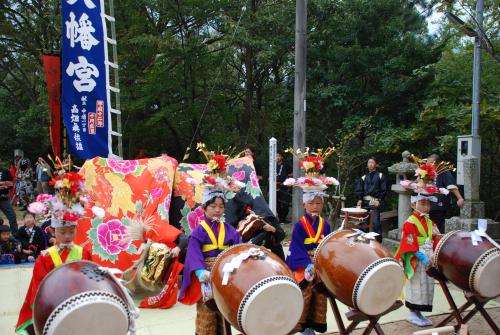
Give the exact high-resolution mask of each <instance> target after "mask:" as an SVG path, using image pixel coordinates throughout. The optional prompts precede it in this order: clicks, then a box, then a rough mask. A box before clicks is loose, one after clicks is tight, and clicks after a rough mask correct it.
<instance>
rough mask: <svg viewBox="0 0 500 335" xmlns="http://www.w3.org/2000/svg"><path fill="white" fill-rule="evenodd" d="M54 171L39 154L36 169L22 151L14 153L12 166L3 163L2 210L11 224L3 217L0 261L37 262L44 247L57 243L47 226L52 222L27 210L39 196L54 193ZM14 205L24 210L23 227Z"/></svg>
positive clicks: (1, 175)
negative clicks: (51, 179)
mask: <svg viewBox="0 0 500 335" xmlns="http://www.w3.org/2000/svg"><path fill="white" fill-rule="evenodd" d="M1 163H2V162H1V160H0V164H1ZM51 171H52V169H51V167H50V165H49V164H48V163H47V162H46V161H45V160H44V159H43V158H42V157H38V159H37V161H36V163H35V167H34V168H33V167H32V164H31V161H30V160H29V159H28V158H24V157H22V155H21V154H16V155H15V157H14V161H13V162H12V164H11V165H10V168H9V169H5V168H3V167H1V166H0V210H1V211H2V212H3V214H4V215H5V217H6V219H7V220H8V224H9V225H8V226H7V225H6V224H5V221H4V219H2V218H0V223H1V225H0V230H1V233H2V237H1V245H0V255H1V260H0V264H14V263H15V264H18V263H24V262H34V261H35V259H36V258H37V257H38V256H39V255H40V252H41V251H42V250H45V249H47V248H48V247H50V246H51V245H53V244H54V238H53V235H52V233H51V231H50V229H49V228H48V227H49V225H50V222H49V221H47V220H43V218H37V216H36V215H35V214H33V213H30V212H29V211H28V210H27V207H28V205H29V204H30V203H31V202H33V201H34V200H35V197H36V195H38V194H43V193H46V194H48V193H50V192H52V190H51V188H50V185H49V181H50V175H51ZM14 207H18V208H21V209H22V210H23V218H22V226H21V227H19V223H18V219H17V216H16V212H15V210H14Z"/></svg>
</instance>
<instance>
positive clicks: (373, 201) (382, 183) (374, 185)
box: [355, 157, 387, 242]
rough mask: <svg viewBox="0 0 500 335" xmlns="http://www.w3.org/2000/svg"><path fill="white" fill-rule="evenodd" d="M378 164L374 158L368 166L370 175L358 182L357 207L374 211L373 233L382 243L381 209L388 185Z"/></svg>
mask: <svg viewBox="0 0 500 335" xmlns="http://www.w3.org/2000/svg"><path fill="white" fill-rule="evenodd" d="M377 165H378V162H377V160H376V159H375V158H374V157H371V158H370V159H368V163H367V164H366V166H367V168H368V173H367V174H365V175H364V176H363V177H361V178H359V180H358V181H357V182H356V189H355V193H356V198H357V199H358V202H357V206H358V207H363V208H367V209H370V210H371V211H373V213H371V215H373V231H374V232H376V233H378V234H379V236H377V240H378V241H379V242H381V241H382V226H381V225H380V207H381V206H382V204H383V203H384V201H385V196H386V195H387V183H386V180H385V176H384V175H383V174H382V172H379V171H377Z"/></svg>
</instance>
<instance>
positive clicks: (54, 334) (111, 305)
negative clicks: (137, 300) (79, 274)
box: [39, 291, 129, 335]
mask: <svg viewBox="0 0 500 335" xmlns="http://www.w3.org/2000/svg"><path fill="white" fill-rule="evenodd" d="M128 314H129V312H128V308H127V307H126V305H125V303H124V302H123V300H122V299H121V298H120V297H118V296H116V295H114V294H112V293H109V292H105V291H89V292H85V293H81V294H78V295H75V296H73V297H71V298H70V299H68V300H66V301H64V302H63V303H61V304H60V305H59V306H58V307H57V308H56V309H55V310H54V311H53V312H52V313H51V315H50V317H49V318H48V319H47V322H46V324H45V327H44V330H43V335H89V334H92V335H126V334H127V332H128V328H129V315H128ZM39 335H41V334H39Z"/></svg>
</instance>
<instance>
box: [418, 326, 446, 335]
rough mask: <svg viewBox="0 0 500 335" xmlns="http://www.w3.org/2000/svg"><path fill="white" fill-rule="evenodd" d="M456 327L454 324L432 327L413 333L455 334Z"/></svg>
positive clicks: (431, 334) (426, 334) (424, 334)
mask: <svg viewBox="0 0 500 335" xmlns="http://www.w3.org/2000/svg"><path fill="white" fill-rule="evenodd" d="M454 333H455V328H454V327H453V326H446V327H439V328H432V329H424V330H419V331H416V332H414V333H413V335H434V334H454Z"/></svg>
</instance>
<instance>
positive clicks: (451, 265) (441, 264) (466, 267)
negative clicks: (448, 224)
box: [433, 230, 500, 298]
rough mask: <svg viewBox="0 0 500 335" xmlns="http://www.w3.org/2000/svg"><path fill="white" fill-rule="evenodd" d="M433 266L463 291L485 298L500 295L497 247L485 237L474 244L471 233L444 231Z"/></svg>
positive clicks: (499, 252) (499, 256) (499, 257)
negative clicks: (445, 232)
mask: <svg viewBox="0 0 500 335" xmlns="http://www.w3.org/2000/svg"><path fill="white" fill-rule="evenodd" d="M433 265H434V267H435V268H436V269H437V270H438V271H439V272H440V273H441V274H442V275H443V276H444V277H445V278H446V279H448V280H449V281H450V282H452V283H453V284H455V285H456V286H458V287H459V288H461V289H462V290H466V291H473V292H476V293H478V294H479V295H480V296H482V297H485V298H493V297H496V296H498V295H500V285H499V278H500V249H498V248H497V247H496V246H495V245H493V243H491V242H490V241H488V240H487V239H485V238H484V237H483V238H482V241H480V242H478V244H477V245H473V244H472V241H471V233H470V232H467V231H464V230H455V231H451V232H449V233H447V234H446V235H444V236H443V237H442V238H441V240H440V241H439V243H438V244H437V246H436V250H435V252H434V259H433Z"/></svg>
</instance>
